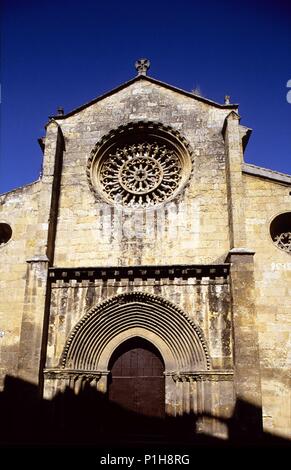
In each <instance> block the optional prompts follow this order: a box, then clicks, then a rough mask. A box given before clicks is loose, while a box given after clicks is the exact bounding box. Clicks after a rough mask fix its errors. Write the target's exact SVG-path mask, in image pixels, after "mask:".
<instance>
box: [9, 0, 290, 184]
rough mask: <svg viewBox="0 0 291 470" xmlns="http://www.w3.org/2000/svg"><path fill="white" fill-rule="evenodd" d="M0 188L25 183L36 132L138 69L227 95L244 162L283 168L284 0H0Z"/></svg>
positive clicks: (34, 159)
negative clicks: (247, 130) (146, 63)
mask: <svg viewBox="0 0 291 470" xmlns="http://www.w3.org/2000/svg"><path fill="white" fill-rule="evenodd" d="M1 13H2V14H1V23H2V24H1V31H2V37H1V84H2V86H1V91H2V93H1V95H2V104H1V141H0V151H1V153H0V171H1V173H0V192H1V193H2V192H6V191H9V190H11V189H14V188H16V187H18V186H22V185H25V184H27V183H30V182H32V181H34V180H36V179H37V178H38V176H39V172H40V166H41V161H42V153H41V150H40V148H39V145H38V143H37V139H38V138H39V137H41V136H43V135H44V125H45V124H46V122H47V121H48V116H49V115H52V114H55V112H56V110H57V108H58V106H63V107H64V109H65V112H68V111H70V110H71V109H73V108H75V107H77V106H80V105H82V104H83V103H85V102H87V101H90V100H91V99H94V98H95V97H96V96H98V95H100V94H103V93H104V92H106V91H109V90H110V89H112V88H114V87H116V86H118V85H120V84H121V83H123V82H125V81H127V80H129V79H131V78H133V77H134V76H135V74H136V71H135V69H134V62H135V60H136V59H137V58H140V57H147V58H149V59H150V61H151V69H150V71H149V75H150V76H152V77H154V78H156V79H158V80H161V81H164V82H166V83H169V84H171V85H174V86H177V87H179V88H182V89H184V90H187V91H191V90H192V89H193V88H195V87H197V86H199V87H200V89H201V93H202V95H203V96H205V97H207V98H209V99H212V100H215V101H218V102H223V98H224V95H226V94H229V95H230V96H231V102H233V103H239V105H240V108H239V112H240V115H241V117H242V120H241V123H242V124H243V125H246V126H248V127H251V128H253V134H252V137H251V139H250V142H249V145H248V148H247V152H246V155H245V160H246V161H247V162H250V163H254V164H256V165H260V166H263V167H267V168H271V169H274V170H277V171H282V172H285V173H289V174H291V129H290V127H291V104H289V103H288V102H287V99H286V95H287V91H288V89H287V86H286V85H287V81H288V80H289V79H291V2H290V1H289V0H276V1H275V0H257V1H250V0H244V1H243V2H239V1H231V0H221V1H214V0H203V1H195V0H179V1H163V0H160V1H159V0H155V1H154V0H147V1H146V2H137V1H129V0H124V1H119V2H118V1H110V0H108V1H107V2H103V1H102V2H101V1H98V0H97V1H93V0H82V1H81V0H75V1H73V0H70V1H69V0H59V1H55V0H50V1H47V0H42V1H36V0H25V1H24V0H22V1H21V0H2V12H1Z"/></svg>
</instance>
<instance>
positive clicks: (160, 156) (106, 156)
mask: <svg viewBox="0 0 291 470" xmlns="http://www.w3.org/2000/svg"><path fill="white" fill-rule="evenodd" d="M191 154H192V150H191V148H190V146H189V144H188V142H187V141H186V140H185V139H184V138H183V137H182V136H181V135H180V133H179V132H178V131H176V130H174V129H172V128H170V127H169V126H164V125H162V124H160V123H153V122H150V121H147V122H143V121H141V122H136V123H129V124H128V125H126V126H120V127H118V128H117V129H115V130H112V131H110V132H109V134H107V135H106V136H104V137H103V138H102V139H101V140H100V141H99V142H98V143H97V144H96V146H95V148H94V149H93V151H92V152H91V156H90V158H89V160H88V166H87V175H88V179H89V184H90V187H91V189H92V190H93V191H94V192H95V194H96V196H101V197H102V198H103V199H105V200H106V201H107V202H109V203H111V204H114V203H119V204H122V205H123V206H126V207H129V208H147V207H151V206H154V205H156V204H160V203H163V202H164V201H168V200H169V199H172V198H173V197H175V196H176V195H177V194H178V193H179V191H180V190H181V189H182V188H183V186H184V185H185V183H186V181H187V180H188V179H189V176H190V174H191V171H192V161H191Z"/></svg>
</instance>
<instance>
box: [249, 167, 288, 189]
mask: <svg viewBox="0 0 291 470" xmlns="http://www.w3.org/2000/svg"><path fill="white" fill-rule="evenodd" d="M242 171H243V173H246V174H248V175H252V176H258V177H259V178H264V179H268V180H273V181H278V182H280V183H285V184H291V175H288V174H287V173H280V172H279V171H275V170H269V169H267V168H262V167H260V166H256V165H252V164H251V163H243V166H242Z"/></svg>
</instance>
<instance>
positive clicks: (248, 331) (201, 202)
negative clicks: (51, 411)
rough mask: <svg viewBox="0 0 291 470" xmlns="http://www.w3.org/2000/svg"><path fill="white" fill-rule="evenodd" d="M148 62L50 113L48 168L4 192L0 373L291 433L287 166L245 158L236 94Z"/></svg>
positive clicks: (204, 424)
mask: <svg viewBox="0 0 291 470" xmlns="http://www.w3.org/2000/svg"><path fill="white" fill-rule="evenodd" d="M148 66H149V64H148V61H146V60H140V61H137V64H136V67H137V71H138V75H137V76H136V77H134V78H133V79H132V80H130V81H129V82H127V83H124V84H122V85H121V86H119V87H118V88H117V89H114V90H112V91H110V92H108V93H107V94H105V95H103V96H101V97H99V98H97V99H95V100H93V101H92V102H90V103H87V104H85V105H83V106H81V107H79V108H78V109H75V110H73V111H71V112H69V113H67V114H64V113H63V111H62V110H59V113H58V114H57V115H56V116H53V117H51V118H50V120H49V122H48V124H47V126H46V135H45V137H44V138H43V139H40V145H41V147H42V149H43V153H44V157H43V169H42V176H41V178H40V179H39V180H38V181H36V182H34V183H32V184H30V185H27V186H24V187H22V188H19V189H16V190H14V191H11V192H9V193H6V194H3V195H1V196H0V201H1V206H0V243H1V245H0V255H1V266H0V271H1V299H0V315H1V316H0V330H1V335H0V336H1V337H0V347H1V364H0V372H1V376H0V378H1V384H2V389H4V388H5V380H6V378H7V376H11V377H16V378H19V379H20V380H23V381H25V382H27V383H31V384H34V385H35V386H36V387H37V389H38V391H39V396H40V397H42V399H43V400H46V401H50V400H53V399H54V397H55V396H56V395H57V394H59V393H61V392H64V391H65V390H70V391H71V392H72V394H73V395H76V396H78V394H80V393H82V390H84V387H87V386H89V387H90V388H91V389H92V390H95V391H96V393H98V394H100V395H102V396H104V397H105V398H106V400H108V402H112V403H114V404H115V405H116V406H118V407H120V408H121V409H123V410H129V412H130V413H132V414H133V415H135V416H147V417H149V418H153V419H156V420H164V419H166V417H171V418H173V419H174V418H175V419H177V420H178V419H179V417H183V416H189V417H191V416H193V417H195V420H194V421H193V426H192V431H193V433H198V434H207V435H209V436H213V437H216V438H218V439H227V438H228V437H229V432H230V426H229V424H228V423H230V422H234V423H235V424H234V426H235V427H236V428H237V429H238V430H239V431H241V432H244V431H245V432H246V433H248V432H249V430H250V429H252V431H253V432H256V433H258V434H259V433H260V432H267V433H272V434H274V435H278V436H283V437H285V438H290V437H291V392H290V389H291V387H290V385H291V377H290V364H291V318H290V310H291V295H290V294H291V290H290V286H291V282H290V281H291V257H290V255H291V176H290V175H285V174H282V173H278V172H275V171H271V170H267V169H264V168H260V167H257V166H255V165H251V164H247V163H245V162H244V158H243V153H244V149H245V147H246V145H247V142H248V139H249V137H250V134H251V130H250V129H249V128H247V127H245V126H243V125H241V124H240V116H239V114H238V106H237V105H234V104H231V103H229V99H228V97H226V100H225V103H224V104H219V103H215V102H213V101H211V100H208V99H206V98H204V97H201V96H198V95H195V94H193V93H189V92H186V91H183V90H180V89H177V88H175V87H173V86H171V85H168V84H165V83H162V82H160V81H158V80H156V79H154V78H151V77H149V76H148V75H147V69H148ZM239 406H240V407H242V409H243V410H249V411H244V413H243V416H242V414H240V411H239V409H240V408H239ZM193 419H194V418H193ZM233 420H234V421H233ZM112 425H113V426H114V423H112Z"/></svg>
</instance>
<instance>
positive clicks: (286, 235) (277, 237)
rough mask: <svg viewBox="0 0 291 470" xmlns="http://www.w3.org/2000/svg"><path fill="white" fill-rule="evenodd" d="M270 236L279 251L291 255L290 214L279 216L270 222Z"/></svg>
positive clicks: (285, 213)
mask: <svg viewBox="0 0 291 470" xmlns="http://www.w3.org/2000/svg"><path fill="white" fill-rule="evenodd" d="M270 235H271V238H272V240H273V242H274V244H275V245H276V246H277V247H278V248H280V250H282V251H285V252H286V253H289V254H291V212H284V213H283V214H279V215H277V217H275V218H274V219H273V220H272V222H271V225H270Z"/></svg>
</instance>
